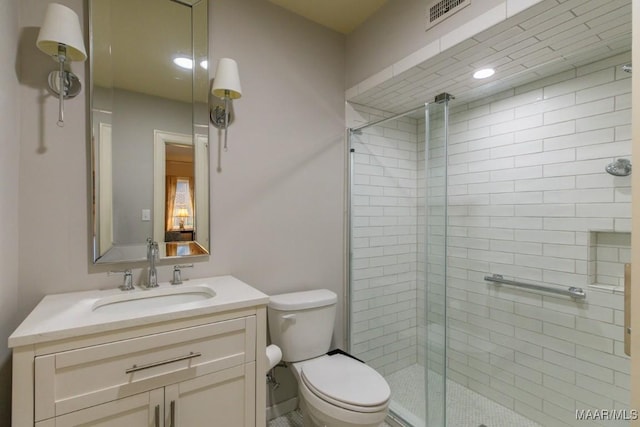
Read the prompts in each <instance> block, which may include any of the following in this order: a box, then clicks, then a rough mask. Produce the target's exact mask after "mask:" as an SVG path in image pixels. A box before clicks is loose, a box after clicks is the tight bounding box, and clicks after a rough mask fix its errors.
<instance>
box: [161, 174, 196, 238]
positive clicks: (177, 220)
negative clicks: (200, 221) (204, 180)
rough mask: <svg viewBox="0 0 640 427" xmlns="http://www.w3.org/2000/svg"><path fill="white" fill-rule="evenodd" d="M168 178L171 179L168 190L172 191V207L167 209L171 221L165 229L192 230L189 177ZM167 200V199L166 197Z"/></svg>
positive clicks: (191, 188)
mask: <svg viewBox="0 0 640 427" xmlns="http://www.w3.org/2000/svg"><path fill="white" fill-rule="evenodd" d="M169 178H170V179H171V183H170V185H171V186H172V187H173V188H170V189H169V192H170V193H171V192H172V193H174V197H173V209H170V210H169V212H171V217H172V218H173V221H172V222H171V224H170V229H168V230H167V231H178V230H180V231H184V230H193V203H192V200H193V199H192V197H191V195H192V194H193V184H192V182H191V180H190V179H189V178H175V177H169ZM167 200H169V198H168V197H167Z"/></svg>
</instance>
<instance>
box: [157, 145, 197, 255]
mask: <svg viewBox="0 0 640 427" xmlns="http://www.w3.org/2000/svg"><path fill="white" fill-rule="evenodd" d="M165 149H166V164H165V192H166V194H165V198H164V200H165V209H164V219H165V220H164V223H165V225H164V235H165V242H179V241H192V240H194V239H193V237H194V231H195V225H194V224H195V215H194V182H195V180H194V176H193V147H192V146H191V145H187V144H177V143H169V144H166V145H165Z"/></svg>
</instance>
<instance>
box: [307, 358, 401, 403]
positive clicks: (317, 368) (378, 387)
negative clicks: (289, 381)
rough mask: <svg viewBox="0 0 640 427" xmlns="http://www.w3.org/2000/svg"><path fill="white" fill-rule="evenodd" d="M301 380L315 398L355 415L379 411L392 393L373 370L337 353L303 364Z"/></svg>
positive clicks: (380, 376) (384, 381)
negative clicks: (355, 413) (353, 412)
mask: <svg viewBox="0 0 640 427" xmlns="http://www.w3.org/2000/svg"><path fill="white" fill-rule="evenodd" d="M300 377H301V379H302V381H303V382H304V385H306V386H307V388H308V389H309V391H311V392H312V393H313V394H314V395H316V396H317V397H318V398H320V399H322V400H324V401H325V402H327V403H330V404H332V405H335V406H337V407H340V408H343V409H346V410H350V411H355V412H379V411H382V410H385V409H386V407H387V406H388V404H389V398H390V396H391V390H390V389H389V385H388V384H387V382H386V380H385V379H384V378H383V377H382V375H380V374H379V373H378V372H376V371H375V370H374V369H373V368H371V367H369V366H367V365H365V364H364V363H362V362H359V361H357V360H355V359H353V358H351V357H348V356H345V355H342V354H336V355H333V356H323V357H319V358H317V359H313V360H310V361H307V362H305V363H304V364H303V365H302V366H301V369H300Z"/></svg>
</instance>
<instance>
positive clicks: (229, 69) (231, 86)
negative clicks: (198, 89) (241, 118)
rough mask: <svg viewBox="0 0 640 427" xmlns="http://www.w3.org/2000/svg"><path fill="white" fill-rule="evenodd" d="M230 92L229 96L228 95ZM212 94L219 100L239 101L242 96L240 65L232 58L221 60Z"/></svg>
mask: <svg viewBox="0 0 640 427" xmlns="http://www.w3.org/2000/svg"><path fill="white" fill-rule="evenodd" d="M226 91H228V94H227V93H226ZM211 93H212V94H213V95H215V96H217V97H218V98H225V97H227V96H228V97H229V99H238V98H240V97H241V96H242V87H241V86H240V76H239V74H238V64H237V63H236V61H234V60H233V59H231V58H220V60H218V66H217V67H216V76H215V78H214V80H213V88H212V89H211Z"/></svg>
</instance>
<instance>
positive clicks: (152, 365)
mask: <svg viewBox="0 0 640 427" xmlns="http://www.w3.org/2000/svg"><path fill="white" fill-rule="evenodd" d="M200 356H202V353H193V352H191V353H189V354H187V355H184V356H178V357H174V358H171V359H167V360H162V361H160V362H152V363H147V364H146V365H140V366H138V365H133V366H132V367H131V368H129V369H127V370H126V371H124V372H125V373H126V374H130V373H132V372H137V371H142V370H144V369H149V368H155V367H156V366H162V365H168V364H169V363H174V362H179V361H181V360H188V359H193V358H194V357H200Z"/></svg>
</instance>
